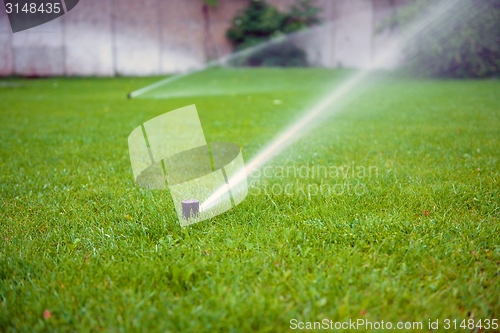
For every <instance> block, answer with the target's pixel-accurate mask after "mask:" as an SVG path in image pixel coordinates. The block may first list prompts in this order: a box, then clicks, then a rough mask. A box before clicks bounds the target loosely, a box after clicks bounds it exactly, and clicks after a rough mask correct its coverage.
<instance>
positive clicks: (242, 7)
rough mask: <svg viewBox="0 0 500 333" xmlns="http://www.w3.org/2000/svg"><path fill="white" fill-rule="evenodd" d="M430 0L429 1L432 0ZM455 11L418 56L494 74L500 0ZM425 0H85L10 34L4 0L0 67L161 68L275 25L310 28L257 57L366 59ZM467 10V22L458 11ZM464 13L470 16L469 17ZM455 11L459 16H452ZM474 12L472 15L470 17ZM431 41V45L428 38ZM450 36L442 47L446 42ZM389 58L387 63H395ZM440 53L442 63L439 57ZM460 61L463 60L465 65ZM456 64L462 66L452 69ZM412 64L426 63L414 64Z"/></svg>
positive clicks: (194, 64) (255, 38)
mask: <svg viewBox="0 0 500 333" xmlns="http://www.w3.org/2000/svg"><path fill="white" fill-rule="evenodd" d="M434 2H435V1H434ZM454 2H455V4H454V6H453V7H454V8H455V10H456V11H457V12H456V13H453V12H451V13H449V15H448V17H447V19H444V18H443V20H441V21H442V22H443V24H442V26H435V27H433V28H432V29H433V31H432V33H428V34H427V37H426V40H419V41H417V42H416V43H414V44H413V45H418V50H417V49H416V48H413V50H411V47H410V48H409V49H410V50H409V51H412V52H413V54H412V55H411V57H408V55H407V57H406V58H407V59H408V58H412V59H415V54H417V53H418V54H420V55H422V50H423V49H425V56H421V57H420V58H419V63H418V64H419V65H420V66H421V65H422V64H424V65H425V66H431V65H433V68H432V69H431V70H429V71H428V72H429V73H430V74H431V75H437V76H462V77H464V76H465V77H470V76H472V77H477V76H478V77H482V76H491V75H498V73H499V71H500V70H499V68H500V56H499V55H500V49H499V48H500V37H499V36H500V23H499V22H500V14H499V13H500V1H498V0H456V1H454ZM432 3H433V1H430V0H415V1H405V0H315V1H313V0H268V1H267V2H266V1H255V0H148V1H135V0H120V1H118V0H81V1H80V2H79V4H78V5H77V6H76V7H75V8H74V9H73V10H71V11H70V12H68V13H67V14H66V15H64V16H62V17H60V18H58V19H56V20H54V21H51V22H49V23H47V24H44V25H41V26H38V27H35V28H32V29H29V30H25V31H22V32H18V33H15V34H13V33H12V31H11V28H10V26H9V20H8V17H7V15H6V11H5V8H4V5H3V3H2V4H1V5H0V75H1V76H10V75H20V76H28V77H37V76H60V75H68V76H115V75H124V76H129V75H140V76H148V75H163V74H173V73H178V72H182V71H186V70H190V69H195V68H200V67H203V66H204V65H205V64H206V63H207V62H208V61H210V60H214V59H218V58H220V57H222V56H225V55H228V54H230V53H231V52H233V51H236V50H241V49H243V48H245V47H249V46H253V45H255V44H258V43H260V42H262V41H265V40H267V39H270V38H273V37H276V36H278V35H280V34H289V33H293V32H296V31H299V30H302V29H304V28H313V27H315V29H316V30H315V31H314V33H311V34H309V35H307V36H306V37H305V38H302V40H300V38H299V40H296V41H295V42H294V46H292V47H290V45H289V46H288V47H285V49H282V48H281V47H280V48H278V49H279V50H271V53H273V52H274V53H275V54H274V57H275V58H276V57H278V58H279V59H284V60H283V61H282V60H279V59H278V60H267V61H264V60H263V59H250V60H248V61H246V63H245V65H254V66H262V65H264V66H266V65H268V66H323V67H328V68H336V67H347V68H358V69H359V68H368V67H370V66H371V65H372V64H373V62H374V59H375V58H377V56H378V55H380V54H381V52H383V51H384V49H386V48H387V47H388V45H390V44H391V43H393V42H394V41H395V40H397V39H398V37H399V36H400V30H401V27H402V26H404V25H405V24H407V22H410V21H411V20H412V19H413V18H415V17H418V16H425V10H426V8H427V6H429V5H431V4H432ZM464 13H469V21H468V20H467V19H464ZM470 13H473V14H474V15H472V16H471V14H470ZM453 17H454V18H455V21H454V22H453V20H451V19H450V18H453ZM472 17H473V18H474V19H472ZM426 43H427V44H426ZM447 45H448V46H447ZM403 58H404V54H402V55H401V56H400V57H394V58H393V59H392V60H391V61H389V62H386V63H384V65H383V67H385V68H395V67H397V66H399V65H400V64H401V62H402V59H403ZM443 62H444V63H443ZM464 66H466V67H467V66H468V67H471V66H472V68H468V69H466V70H465V73H464V71H463V68H464ZM457 69H458V70H457ZM418 72H422V71H421V68H419V70H418Z"/></svg>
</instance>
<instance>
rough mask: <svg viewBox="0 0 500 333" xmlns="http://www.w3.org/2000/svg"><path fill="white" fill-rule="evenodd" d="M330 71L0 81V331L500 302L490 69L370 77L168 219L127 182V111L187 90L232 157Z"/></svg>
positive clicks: (479, 310)
mask: <svg viewBox="0 0 500 333" xmlns="http://www.w3.org/2000/svg"><path fill="white" fill-rule="evenodd" d="M235 73H237V74H235ZM348 74H349V73H348V72H336V71H328V70H324V69H300V70H271V69H269V70H264V69H261V70H253V71H252V70H244V71H242V70H240V71H238V72H235V71H231V70H220V69H216V70H212V71H209V72H206V73H202V74H200V76H199V77H196V76H193V77H191V78H189V79H187V80H186V81H179V82H177V83H176V84H172V86H171V87H170V88H169V89H172V91H176V92H177V93H176V94H170V95H169V93H168V92H169V90H168V89H166V88H165V89H161V90H159V91H153V92H151V93H150V94H147V95H146V97H150V98H139V99H133V100H127V99H126V94H127V93H128V92H130V91H133V90H135V89H139V88H141V87H144V86H146V85H148V84H150V83H154V82H156V81H157V80H158V78H116V79H94V78H89V79H78V78H73V79H64V78H56V79H41V80H23V79H4V80H1V84H0V122H1V124H2V129H1V131H0V171H1V172H0V200H1V201H0V207H1V208H0V221H1V224H0V332H4V331H5V332H18V331H25V332H34V331H50V332H54V331H71V332H74V331H108V332H118V331H121V332H134V331H162V332H181V331H182V332H185V331H187V332H189V331H190V332H202V331H211V332H217V331H224V332H228V331H229V332H247V331H263V332H283V331H289V330H291V326H290V321H291V320H292V319H297V320H298V321H321V320H323V319H325V318H326V319H329V320H333V321H346V320H349V319H351V320H357V319H360V318H364V319H367V320H368V321H371V322H377V321H382V320H383V321H384V322H392V323H397V322H399V321H405V322H406V321H411V322H414V321H415V322H422V323H423V327H424V329H425V331H428V329H427V325H428V320H429V319H431V320H433V321H435V320H436V319H439V320H440V329H441V330H442V329H443V325H444V320H445V319H451V320H453V319H457V320H458V325H459V324H460V323H461V321H462V320H463V319H470V318H473V319H474V320H476V323H477V320H478V319H482V320H483V321H484V320H485V319H493V318H499V317H500V223H499V218H500V208H499V207H500V177H499V174H500V160H499V158H500V81H498V80H488V81H438V80H409V79H403V78H389V79H385V80H382V81H380V82H379V83H378V84H377V85H375V86H374V87H372V88H371V89H370V90H368V91H366V92H365V93H364V94H362V95H361V96H357V98H356V99H355V100H354V102H353V103H351V104H349V106H348V107H347V108H345V109H344V112H343V113H341V114H339V115H338V116H336V117H333V118H331V119H329V120H325V121H323V123H322V125H321V126H319V127H318V128H316V129H315V130H314V131H312V132H311V133H310V134H308V135H306V136H305V137H303V138H302V139H301V140H299V141H298V142H297V143H296V144H294V145H292V146H291V147H289V148H288V149H287V150H285V151H284V152H283V153H282V154H281V155H280V156H279V157H278V158H276V159H275V160H273V161H272V162H271V163H270V164H269V165H268V167H267V168H266V169H265V170H266V172H265V173H264V172H261V174H260V175H258V174H256V175H253V176H252V177H251V181H252V184H253V186H252V187H251V189H250V194H249V195H248V197H247V199H246V200H245V201H244V202H243V203H241V204H240V205H239V206H237V207H236V208H234V209H232V210H230V211H229V212H227V213H225V214H223V215H220V216H218V217H216V218H214V219H212V220H209V221H205V222H202V223H199V224H196V225H194V226H191V227H188V228H185V229H181V228H180V227H179V224H178V221H177V217H176V214H175V213H174V211H173V203H172V202H171V199H170V196H169V194H168V192H151V191H147V190H143V189H140V188H138V187H136V186H135V184H134V182H133V177H132V171H131V167H130V161H129V156H128V147H127V137H128V135H129V133H130V132H131V131H132V130H133V129H134V128H135V127H137V126H138V125H140V124H141V123H143V122H144V121H146V120H149V119H151V118H153V117H155V116H157V115H160V114H162V113H165V112H167V111H170V110H173V109H176V108H178V107H182V106H186V105H190V104H196V106H197V108H198V112H199V114H200V118H201V121H202V125H203V127H204V130H205V135H206V137H207V141H228V142H234V143H237V144H238V145H240V146H241V147H242V150H243V155H244V158H245V159H246V160H247V161H248V160H250V159H251V157H252V156H255V155H256V154H257V153H258V152H259V150H260V149H262V148H263V147H264V146H265V144H266V143H267V142H268V141H269V140H271V139H272V138H273V137H275V135H277V134H278V133H279V132H280V131H281V130H283V129H284V128H286V127H287V126H288V125H289V124H291V123H292V121H293V120H295V119H297V117H298V116H299V115H300V114H302V113H303V112H304V110H303V109H304V108H305V107H307V106H308V105H310V102H311V101H312V100H314V98H316V97H317V96H318V95H319V94H320V91H321V90H322V87H324V86H325V84H327V83H328V82H330V81H331V80H334V81H335V80H337V81H336V82H342V78H343V77H344V76H345V75H348ZM231 80H232V81H231ZM242 80H243V81H244V80H248V83H244V82H243V83H244V84H243V85H241V81H242ZM217 81H219V82H223V83H224V84H226V83H228V82H229V83H230V84H229V85H227V84H226V85H225V86H224V87H223V88H220V89H219V88H217V86H216V84H217ZM245 85H247V87H248V89H245V88H244V87H245ZM200 87H201V88H200ZM204 87H205V88H204ZM214 87H215V88H214ZM231 87H233V88H234V89H231ZM242 87H243V88H242ZM190 89H191V90H190ZM204 89H206V92H207V94H204V93H203V92H204V91H205V90H204ZM168 96H171V97H172V96H173V97H174V98H169V99H166V97H168ZM315 170H316V171H315ZM325 170H327V172H325ZM352 170H355V172H354V173H353V172H351V171H352ZM307 172H309V174H307ZM314 172H316V173H315V174H314ZM313 176H314V177H313ZM325 188H326V189H330V190H332V189H333V191H324V189H325ZM320 189H321V191H320ZM457 330H462V331H463V330H464V329H462V328H460V327H458V329H457ZM360 331H362V330H360ZM452 331H453V330H452ZM466 331H472V330H469V329H467V330H466ZM486 331H488V330H486ZM490 331H491V330H490ZM497 331H498V330H497Z"/></svg>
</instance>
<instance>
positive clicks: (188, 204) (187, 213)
mask: <svg viewBox="0 0 500 333" xmlns="http://www.w3.org/2000/svg"><path fill="white" fill-rule="evenodd" d="M199 212H200V201H199V200H196V199H187V200H184V201H182V215H184V217H185V218H186V220H189V219H190V218H192V217H197V216H198V214H199Z"/></svg>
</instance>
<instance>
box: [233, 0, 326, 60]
mask: <svg viewBox="0 0 500 333" xmlns="http://www.w3.org/2000/svg"><path fill="white" fill-rule="evenodd" d="M320 11H321V9H320V8H318V7H315V6H314V5H313V2H312V0H297V1H296V4H295V5H293V6H291V7H290V8H289V10H288V11H287V12H280V11H279V10H278V9H277V8H276V7H273V6H271V5H269V4H268V3H267V2H266V1H263V0H262V1H257V0H251V1H250V3H249V6H248V7H247V8H245V9H244V10H242V11H240V12H239V13H238V14H237V15H236V17H235V18H234V20H233V25H232V27H231V28H230V29H229V30H228V31H227V33H226V36H227V37H228V39H229V40H230V41H231V43H232V45H233V47H234V50H235V51H239V50H243V49H245V48H248V47H252V46H255V45H258V44H261V43H263V42H266V41H268V40H270V39H272V38H274V37H278V36H282V35H284V34H289V33H293V32H296V31H299V30H301V29H304V28H307V27H310V26H313V25H316V24H319V23H320V19H319V18H318V14H319V12H320ZM243 64H244V65H250V66H305V65H307V59H306V54H305V52H304V51H303V50H301V49H299V48H298V47H297V46H295V45H293V44H291V43H290V42H289V41H286V40H285V41H282V42H278V43H276V44H274V45H272V46H270V47H268V48H265V49H263V50H260V51H259V52H256V53H253V54H252V55H251V56H249V57H247V58H246V59H245V60H244V61H243Z"/></svg>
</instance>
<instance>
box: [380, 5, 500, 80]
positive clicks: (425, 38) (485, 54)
mask: <svg viewBox="0 0 500 333" xmlns="http://www.w3.org/2000/svg"><path fill="white" fill-rule="evenodd" d="M433 3H435V1H434V0H417V1H414V2H412V3H411V4H409V5H408V6H405V7H402V8H401V9H400V10H399V11H398V12H397V13H396V14H395V15H394V16H393V17H391V18H390V19H389V20H388V21H386V22H385V23H384V25H383V26H382V27H381V28H382V29H386V28H395V27H402V28H404V27H405V26H406V25H408V24H409V23H410V22H412V21H414V20H415V19H416V18H417V17H419V16H422V15H429V14H430V13H428V12H427V13H426V11H429V10H432V9H429V8H432V6H430V5H431V4H433ZM404 69H406V70H407V71H410V72H411V73H418V74H420V75H423V76H434V77H455V78H480V77H492V76H499V75H500V0H460V1H456V2H454V3H453V6H452V7H451V9H450V10H449V11H447V12H446V14H445V15H443V17H442V18H440V19H439V20H435V22H433V23H431V24H430V25H428V26H427V27H426V28H425V29H424V31H423V32H422V33H420V34H418V35H417V36H415V37H413V38H411V39H410V40H409V41H408V44H407V47H406V48H405V63H404Z"/></svg>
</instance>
